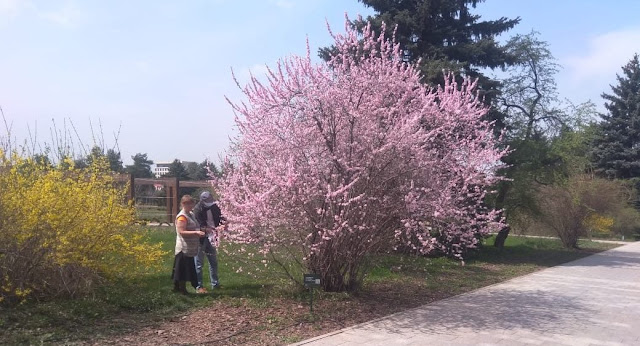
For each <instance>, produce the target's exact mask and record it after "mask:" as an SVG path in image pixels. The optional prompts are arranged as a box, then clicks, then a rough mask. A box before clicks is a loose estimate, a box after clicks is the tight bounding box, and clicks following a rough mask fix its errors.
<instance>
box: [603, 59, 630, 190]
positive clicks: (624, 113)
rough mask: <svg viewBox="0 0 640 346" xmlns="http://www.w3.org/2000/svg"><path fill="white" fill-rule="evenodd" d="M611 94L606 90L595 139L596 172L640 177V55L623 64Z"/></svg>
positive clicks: (612, 175)
mask: <svg viewBox="0 0 640 346" xmlns="http://www.w3.org/2000/svg"><path fill="white" fill-rule="evenodd" d="M617 81H618V84H617V85H611V91H612V93H611V94H607V93H603V94H602V97H603V98H604V99H605V101H607V102H606V103H605V108H606V109H607V111H608V112H607V114H603V115H602V119H603V121H602V122H601V123H600V124H599V129H598V131H597V134H596V137H595V139H594V141H593V150H592V159H593V161H594V164H595V165H596V171H597V172H598V173H600V174H601V175H603V176H606V177H608V178H623V179H624V178H637V177H640V61H639V59H638V54H635V55H634V56H633V58H632V59H631V60H630V61H629V62H628V63H627V64H626V65H625V66H623V67H622V75H619V74H618V75H617Z"/></svg>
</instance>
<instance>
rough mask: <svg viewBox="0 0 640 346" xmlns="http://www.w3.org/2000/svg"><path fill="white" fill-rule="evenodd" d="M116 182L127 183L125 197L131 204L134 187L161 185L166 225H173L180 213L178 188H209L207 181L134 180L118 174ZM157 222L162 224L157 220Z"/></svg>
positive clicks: (172, 179) (134, 195) (134, 201)
mask: <svg viewBox="0 0 640 346" xmlns="http://www.w3.org/2000/svg"><path fill="white" fill-rule="evenodd" d="M116 180H117V181H119V182H124V183H128V184H127V186H128V189H127V196H128V199H129V200H130V201H132V203H134V204H135V203H136V197H137V196H136V186H145V185H146V186H154V187H155V186H159V185H162V186H163V188H164V191H165V193H166V197H163V198H164V199H165V201H166V202H165V216H166V222H167V223H173V221H174V220H175V218H176V215H177V214H178V212H179V211H180V197H181V196H180V188H181V187H191V188H211V187H212V185H211V183H210V182H209V181H205V180H200V181H194V180H180V179H178V178H173V177H172V178H156V179H152V178H134V177H133V175H132V174H118V175H117V176H116ZM158 221H159V222H164V221H161V220H158Z"/></svg>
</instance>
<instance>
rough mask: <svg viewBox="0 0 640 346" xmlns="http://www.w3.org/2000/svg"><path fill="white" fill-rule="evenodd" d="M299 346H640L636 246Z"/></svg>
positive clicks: (638, 249)
mask: <svg viewBox="0 0 640 346" xmlns="http://www.w3.org/2000/svg"><path fill="white" fill-rule="evenodd" d="M298 345H316V346H317V345H612V346H613V345H640V242H637V243H632V244H629V245H625V246H621V247H619V248H616V249H613V250H609V251H606V252H603V253H600V254H597V255H593V256H590V257H586V258H583V259H580V260H577V261H573V262H570V263H566V264H564V265H561V266H558V267H553V268H549V269H545V270H542V271H539V272H537V273H534V274H530V275H526V276H523V277H519V278H515V279H513V280H510V281H507V282H504V283H501V284H497V285H494V286H489V287H485V288H482V289H479V290H477V291H473V292H470V293H467V294H463V295H459V296H456V297H452V298H449V299H445V300H441V301H438V302H435V303H432V304H428V305H425V306H422V307H419V308H416V309H412V310H408V311H404V312H401V313H397V314H394V315H391V316H388V317H385V318H382V319H379V320H375V321H371V322H368V323H364V324H361V325H357V326H354V327H351V328H347V329H344V330H341V331H338V332H335V333H331V334H327V335H323V336H320V337H317V338H314V339H310V340H306V341H303V342H301V343H298Z"/></svg>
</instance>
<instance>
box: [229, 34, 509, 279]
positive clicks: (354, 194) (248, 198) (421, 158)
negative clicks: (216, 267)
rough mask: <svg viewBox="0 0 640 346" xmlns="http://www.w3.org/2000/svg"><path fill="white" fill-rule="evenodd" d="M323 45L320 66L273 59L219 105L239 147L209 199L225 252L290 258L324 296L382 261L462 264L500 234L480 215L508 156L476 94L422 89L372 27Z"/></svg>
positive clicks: (456, 86)
mask: <svg viewBox="0 0 640 346" xmlns="http://www.w3.org/2000/svg"><path fill="white" fill-rule="evenodd" d="M332 35H333V37H334V39H335V43H334V45H335V47H336V52H335V55H333V56H332V57H331V60H330V61H328V62H326V63H317V64H316V63H312V61H311V58H310V55H309V54H307V56H305V57H298V56H293V57H289V58H286V59H283V60H281V61H280V62H279V63H278V64H277V66H276V67H275V68H273V69H269V71H268V74H267V80H266V81H264V82H260V81H259V80H258V79H256V78H254V77H252V79H251V81H250V82H249V84H248V85H246V86H245V87H243V88H242V90H243V92H244V94H245V96H246V102H239V103H238V102H232V101H230V100H229V103H230V104H231V106H232V107H233V109H234V111H235V113H236V124H237V127H238V130H239V133H240V135H239V137H238V138H237V140H236V141H235V143H234V145H233V151H232V153H231V155H230V157H229V160H228V161H227V165H226V167H225V169H224V172H225V173H226V174H225V176H224V177H223V179H222V180H221V181H220V182H219V184H220V186H219V187H218V188H219V191H220V194H221V197H222V198H221V201H222V207H223V208H224V211H225V214H226V216H227V217H228V219H229V221H230V222H232V223H233V225H234V228H233V232H229V234H228V235H227V236H228V237H227V238H228V239H229V240H230V241H235V242H239V243H247V244H257V245H258V246H260V247H261V248H262V249H263V250H262V252H263V253H269V254H270V255H271V256H274V258H276V259H277V258H281V257H283V256H294V257H298V256H299V258H298V261H299V263H301V264H302V265H304V266H305V267H306V268H305V270H309V271H313V272H316V273H319V274H321V275H322V278H323V280H322V282H323V284H324V287H325V289H328V290H343V289H355V288H357V286H358V284H359V283H360V280H361V279H362V277H363V273H362V271H361V269H362V266H361V264H362V261H363V260H364V259H365V258H366V256H368V255H370V254H372V253H374V252H375V251H378V250H380V249H391V248H392V247H394V246H398V245H400V246H408V247H410V248H411V249H414V250H415V251H416V252H418V253H428V252H432V251H434V250H438V251H442V252H444V253H447V254H449V255H452V256H456V257H459V258H462V255H463V254H464V252H465V251H466V250H467V249H469V248H474V247H477V245H478V242H479V238H481V237H482V236H485V235H487V234H488V233H489V232H491V231H494V230H497V229H499V228H500V227H502V222H503V221H502V219H501V217H500V212H499V211H495V210H490V209H488V208H486V207H485V206H484V205H483V200H484V199H485V196H486V193H487V190H486V188H487V187H488V186H490V185H492V184H494V183H495V182H496V181H497V180H498V179H500V178H499V177H497V176H496V175H495V172H496V169H497V168H499V167H500V158H501V157H502V156H503V155H504V154H505V151H504V150H498V149H496V139H495V138H494V137H493V134H492V127H493V125H492V124H491V123H489V122H487V121H484V120H483V116H484V115H485V114H486V112H487V108H486V107H485V106H484V105H483V104H482V102H481V101H480V100H479V99H478V97H477V94H476V91H475V88H476V84H475V82H474V81H472V80H470V79H465V80H464V81H463V82H462V83H457V82H456V81H455V79H454V76H453V75H451V74H449V75H447V76H446V78H445V81H444V86H443V87H438V88H429V87H427V86H425V85H423V84H422V83H421V82H420V78H421V77H420V73H419V70H418V68H417V67H416V65H414V64H407V63H404V62H403V61H402V59H401V54H400V48H399V45H398V44H397V43H396V42H394V41H393V40H389V39H388V38H386V37H385V36H384V34H380V35H376V34H375V33H374V32H373V31H372V30H371V28H370V26H367V27H366V28H364V31H363V33H362V34H361V35H359V34H358V33H357V32H356V31H354V30H353V29H351V27H350V26H348V25H347V26H346V32H345V33H344V34H332ZM307 51H308V52H309V51H310V50H309V48H308V43H307ZM278 256H280V257H278Z"/></svg>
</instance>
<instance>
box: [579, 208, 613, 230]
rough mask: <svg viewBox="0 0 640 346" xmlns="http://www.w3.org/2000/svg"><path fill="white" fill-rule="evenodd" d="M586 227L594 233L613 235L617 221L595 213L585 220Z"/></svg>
mask: <svg viewBox="0 0 640 346" xmlns="http://www.w3.org/2000/svg"><path fill="white" fill-rule="evenodd" d="M584 223H585V226H586V227H587V228H588V229H590V230H591V231H592V232H598V233H606V234H609V233H611V230H612V229H613V224H614V223H615V220H614V219H613V218H612V217H608V216H604V215H600V214H598V213H593V214H591V215H589V216H587V218H586V219H585V220H584Z"/></svg>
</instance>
